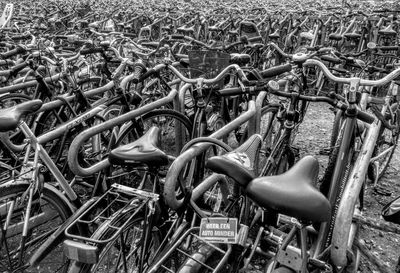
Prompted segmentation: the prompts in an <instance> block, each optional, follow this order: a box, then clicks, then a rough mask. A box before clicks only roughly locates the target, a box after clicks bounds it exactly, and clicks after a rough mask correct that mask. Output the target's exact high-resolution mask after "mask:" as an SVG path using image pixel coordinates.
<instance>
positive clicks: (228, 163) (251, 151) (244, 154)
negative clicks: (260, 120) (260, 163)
mask: <svg viewBox="0 0 400 273" xmlns="http://www.w3.org/2000/svg"><path fill="white" fill-rule="evenodd" d="M261 141H262V138H261V136H260V135H252V136H251V137H249V139H248V140H246V141H245V142H244V143H243V144H242V145H240V147H238V148H237V149H236V150H235V151H233V152H229V153H226V154H224V155H220V156H213V157H211V158H210V159H209V160H208V161H207V163H206V167H207V168H209V169H210V170H212V171H214V172H217V173H222V174H225V175H227V176H229V177H231V178H232V179H234V180H235V181H236V182H238V183H239V184H240V185H241V186H243V187H246V186H247V184H248V183H250V181H251V180H253V179H254V178H255V177H256V176H255V172H254V169H255V168H256V164H257V162H255V161H256V160H255V159H256V156H257V151H258V150H259V149H260V146H261Z"/></svg>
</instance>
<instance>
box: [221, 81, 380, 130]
mask: <svg viewBox="0 0 400 273" xmlns="http://www.w3.org/2000/svg"><path fill="white" fill-rule="evenodd" d="M271 83H273V81H270V82H268V85H270V84H271ZM275 83H276V82H275ZM276 84H277V83H276ZM266 90H268V92H269V93H271V94H274V95H277V96H280V97H285V98H290V97H292V96H296V97H297V98H298V99H299V100H304V101H310V102H325V103H328V104H330V105H332V106H333V107H335V108H338V109H341V110H343V111H346V110H347V109H348V105H347V104H345V103H342V102H341V101H340V100H337V99H333V98H329V97H326V96H307V95H298V94H297V93H287V92H282V91H278V90H276V89H274V88H268V87H266V86H265V85H263V86H251V87H244V88H242V87H233V88H225V89H221V90H219V91H218V93H220V94H221V95H222V96H234V95H240V94H243V93H247V94H251V95H257V94H258V93H259V92H261V91H266ZM355 115H356V117H357V118H358V119H359V120H361V121H364V122H366V123H369V124H371V123H372V122H374V120H375V116H374V115H371V114H369V113H367V112H364V111H362V110H359V109H357V110H356V113H355Z"/></svg>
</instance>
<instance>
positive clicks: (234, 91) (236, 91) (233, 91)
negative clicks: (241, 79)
mask: <svg viewBox="0 0 400 273" xmlns="http://www.w3.org/2000/svg"><path fill="white" fill-rule="evenodd" d="M217 92H218V93H219V94H220V95H221V96H236V95H240V94H243V90H242V88H240V87H232V88H224V89H221V90H218V91H217Z"/></svg>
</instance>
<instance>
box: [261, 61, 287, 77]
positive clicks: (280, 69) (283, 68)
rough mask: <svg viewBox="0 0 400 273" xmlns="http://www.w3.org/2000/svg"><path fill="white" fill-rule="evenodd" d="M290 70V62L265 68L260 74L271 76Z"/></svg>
mask: <svg viewBox="0 0 400 273" xmlns="http://www.w3.org/2000/svg"><path fill="white" fill-rule="evenodd" d="M291 70H292V65H291V64H284V65H278V66H275V67H271V68H268V69H265V70H264V71H261V73H260V75H261V76H262V77H263V78H271V77H275V76H278V75H280V74H283V73H285V72H289V71H291Z"/></svg>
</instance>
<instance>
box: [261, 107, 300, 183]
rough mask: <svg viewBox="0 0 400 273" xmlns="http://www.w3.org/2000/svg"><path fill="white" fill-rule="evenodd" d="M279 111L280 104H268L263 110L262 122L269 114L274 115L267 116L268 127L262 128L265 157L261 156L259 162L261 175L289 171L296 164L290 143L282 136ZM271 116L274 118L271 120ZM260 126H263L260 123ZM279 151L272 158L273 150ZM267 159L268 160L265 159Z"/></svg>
mask: <svg viewBox="0 0 400 273" xmlns="http://www.w3.org/2000/svg"><path fill="white" fill-rule="evenodd" d="M278 111H279V105H273V104H272V105H267V106H264V107H263V109H262V110H261V123H262V122H263V120H264V118H265V117H266V116H267V115H270V114H271V115H272V117H270V118H266V119H265V120H267V121H268V122H267V127H266V128H261V135H262V138H263V144H262V148H261V149H262V150H264V153H265V159H264V160H262V158H260V160H259V163H260V167H262V169H260V170H261V175H263V176H266V175H276V174H281V173H283V172H285V171H287V170H288V169H289V168H290V167H291V166H292V165H293V164H294V154H293V152H292V150H291V149H290V147H289V146H288V145H290V144H289V143H286V144H285V141H283V140H284V139H282V138H281V133H282V130H281V128H282V126H283V124H282V122H281V121H279V120H278V117H277V114H278ZM271 118H272V119H273V120H272V121H271ZM260 127H263V125H262V124H260ZM274 150H275V151H278V154H277V155H276V156H275V157H273V156H272V158H271V153H272V152H273V151H274ZM265 160H267V161H265Z"/></svg>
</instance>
